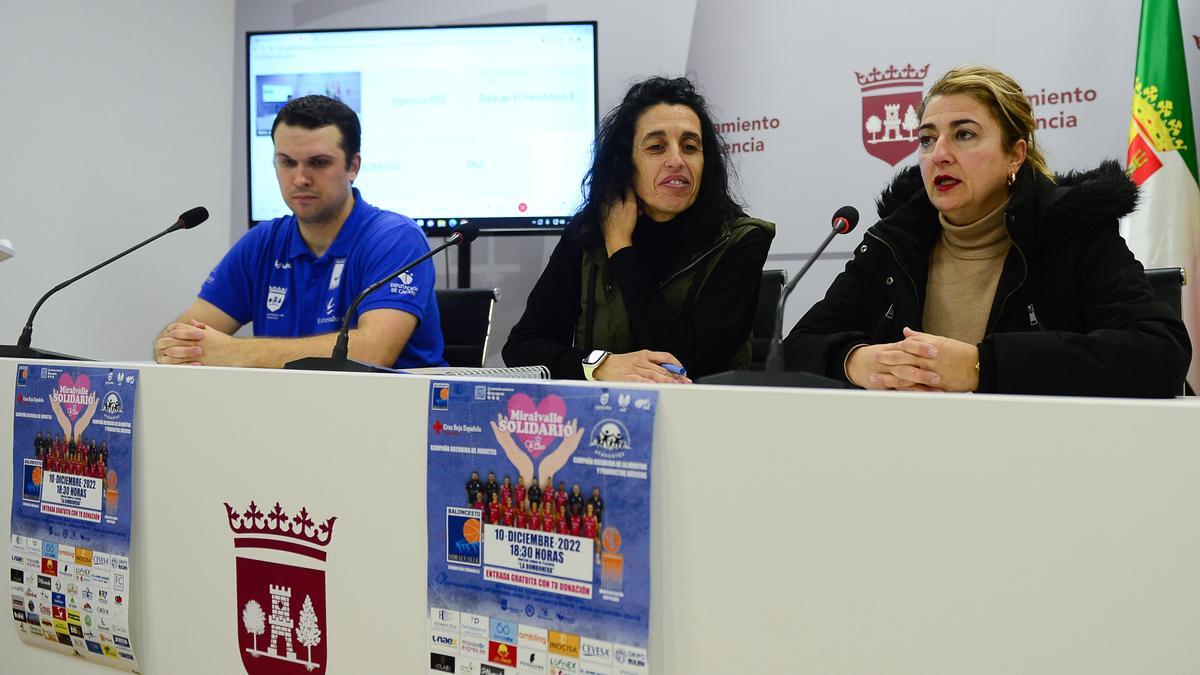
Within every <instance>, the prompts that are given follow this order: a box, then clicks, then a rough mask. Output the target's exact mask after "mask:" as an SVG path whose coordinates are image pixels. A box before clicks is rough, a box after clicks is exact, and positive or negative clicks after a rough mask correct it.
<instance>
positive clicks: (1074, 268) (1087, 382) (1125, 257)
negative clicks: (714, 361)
mask: <svg viewBox="0 0 1200 675" xmlns="http://www.w3.org/2000/svg"><path fill="white" fill-rule="evenodd" d="M1137 197H1138V194H1137V187H1136V186H1135V185H1134V184H1133V183H1132V182H1131V181H1130V180H1129V179H1128V178H1127V177H1126V175H1125V172H1124V171H1122V169H1121V167H1120V166H1119V165H1118V164H1117V163H1116V162H1112V161H1108V162H1105V163H1103V164H1101V165H1100V166H1099V167H1098V168H1096V169H1094V170H1092V171H1088V172H1085V173H1070V174H1067V175H1065V176H1060V177H1059V178H1058V183H1057V185H1056V184H1054V183H1052V182H1050V181H1049V180H1048V179H1046V178H1045V177H1044V176H1041V175H1040V174H1037V173H1036V172H1034V171H1033V170H1032V169H1030V168H1029V167H1027V166H1026V167H1022V169H1021V170H1020V171H1019V172H1018V174H1017V181H1016V184H1015V185H1014V190H1013V196H1012V199H1011V200H1010V202H1009V206H1008V209H1007V211H1006V213H1005V218H1006V220H1007V223H1008V231H1009V235H1010V236H1011V237H1012V241H1013V245H1012V248H1011V249H1010V250H1009V253H1008V257H1007V258H1006V259H1005V261H1004V268H1003V271H1002V272H1001V275H1000V281H999V284H998V286H997V288H996V297H995V300H994V301H993V302H992V309H991V313H990V315H989V317H988V322H987V328H986V330H985V332H984V336H985V337H984V338H983V341H982V342H981V343H979V391H981V392H998V393H1020V394H1072V395H1093V396H1142V397H1167V396H1174V395H1176V394H1178V393H1180V391H1181V389H1182V386H1183V378H1184V376H1185V375H1186V373H1187V368H1188V363H1189V360H1190V358H1191V345H1190V342H1189V341H1188V334H1187V329H1185V328H1184V326H1183V322H1182V321H1181V320H1180V319H1179V317H1178V316H1177V315H1176V314H1175V313H1174V311H1173V310H1172V309H1171V308H1170V307H1169V306H1168V305H1167V304H1166V303H1165V302H1162V301H1160V300H1158V298H1157V296H1155V294H1154V291H1153V289H1151V287H1150V284H1149V282H1147V281H1146V278H1145V275H1144V274H1143V269H1142V265H1141V263H1139V262H1138V261H1137V260H1136V259H1135V258H1134V257H1133V254H1132V253H1130V251H1129V248H1128V247H1127V246H1126V245H1125V240H1124V239H1122V238H1121V236H1120V234H1119V233H1118V231H1117V220H1118V219H1119V218H1121V217H1122V216H1125V215H1127V214H1129V213H1130V212H1132V211H1133V209H1134V207H1135V205H1136V204H1137ZM877 205H878V207H879V215H880V217H881V220H880V221H879V222H878V223H876V224H875V225H874V226H873V227H871V228H870V229H869V230H868V231H867V233H866V235H865V236H864V237H863V241H862V243H861V245H860V246H859V247H858V248H857V249H855V253H854V257H853V258H852V259H851V260H850V262H849V263H847V264H846V269H845V270H844V271H843V272H842V273H841V274H839V275H838V277H837V278H836V279H835V280H834V282H833V285H832V286H830V288H829V291H828V292H827V293H826V295H825V299H824V300H822V301H820V302H818V303H817V304H816V305H814V306H813V307H812V309H810V310H809V311H808V313H807V314H805V315H804V318H802V319H800V321H799V323H797V324H796V326H795V327H794V328H793V329H792V332H791V333H790V334H789V335H788V337H787V340H785V343H784V344H785V355H786V358H787V365H788V368H789V369H792V370H805V371H809V372H814V373H819V374H822V375H826V376H828V377H832V378H836V379H839V380H845V379H846V377H845V372H844V370H843V367H844V363H845V359H846V355H847V354H848V353H849V351H850V349H851V348H853V347H854V346H855V345H860V344H879V343H886V342H895V341H898V340H901V339H903V335H902V334H901V330H902V329H903V328H904V327H905V326H908V327H910V328H912V329H914V330H921V329H922V328H921V317H922V314H923V311H924V303H925V285H926V281H927V278H928V275H929V257H930V254H931V252H932V250H933V246H934V244H935V243H936V242H937V239H938V237H939V234H940V228H941V225H940V224H939V222H938V218H937V211H936V210H935V209H934V207H933V205H932V204H931V203H930V201H929V198H928V197H927V196H926V194H925V189H924V186H923V184H922V182H921V175H920V172H919V170H918V169H917V168H916V167H911V168H908V169H905V170H904V171H902V172H901V173H900V174H899V175H898V176H897V177H896V179H895V180H894V181H893V183H892V185H891V186H890V187H888V189H886V190H885V191H884V192H883V194H882V195H881V196H880V198H879V201H878V203H877Z"/></svg>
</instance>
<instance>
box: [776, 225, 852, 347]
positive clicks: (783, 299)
mask: <svg viewBox="0 0 1200 675" xmlns="http://www.w3.org/2000/svg"><path fill="white" fill-rule="evenodd" d="M855 225H858V209H856V208H854V207H853V206H843V207H842V208H840V209H838V210H837V212H836V213H834V214H833V223H832V226H833V229H832V230H831V231H830V232H829V235H828V236H827V237H825V241H823V242H821V245H820V246H818V247H817V250H816V251H814V252H813V254H812V255H811V256H809V258H808V260H806V261H805V262H804V266H803V267H801V268H800V271H799V272H797V273H796V276H795V277H793V278H792V280H791V281H789V282H788V284H787V286H784V288H783V293H781V294H780V295H779V302H777V303H776V305H775V330H774V331H772V333H771V347H770V349H769V350H768V351H767V363H766V366H765V369H766V370H769V371H781V370H783V308H784V305H786V304H787V299H788V296H789V295H791V294H792V291H793V290H795V289H796V284H798V283H800V280H801V279H803V278H804V275H805V274H806V273H808V268H810V267H812V266H813V263H815V262H816V261H817V258H820V257H821V254H822V253H824V252H825V248H826V247H827V246H829V242H831V241H833V238H834V237H836V236H838V235H839V234H846V233H847V232H850V231H851V230H853V229H854V226H855Z"/></svg>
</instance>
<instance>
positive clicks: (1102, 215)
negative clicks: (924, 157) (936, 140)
mask: <svg viewBox="0 0 1200 675" xmlns="http://www.w3.org/2000/svg"><path fill="white" fill-rule="evenodd" d="M1137 203H1138V187H1137V185H1135V184H1134V182H1133V181H1132V180H1130V179H1129V176H1128V175H1126V173H1125V170H1124V169H1122V168H1121V165H1120V164H1118V163H1117V162H1116V161H1115V160H1111V159H1110V160H1105V161H1103V162H1101V163H1100V166H1098V167H1096V168H1095V169H1091V170H1090V171H1071V172H1069V173H1065V174H1059V175H1058V176H1056V178H1055V181H1054V182H1051V181H1050V180H1049V179H1047V178H1046V177H1045V176H1042V175H1040V174H1038V173H1037V172H1035V171H1034V170H1033V169H1032V168H1030V167H1029V165H1025V166H1022V167H1021V170H1020V171H1019V172H1017V182H1016V185H1015V186H1014V189H1013V198H1012V201H1011V202H1010V206H1009V208H1010V210H1014V211H1015V210H1025V209H1028V208H1032V209H1033V212H1034V214H1036V215H1035V220H1036V221H1037V222H1038V223H1039V225H1040V224H1042V223H1048V222H1053V223H1055V224H1057V225H1058V226H1060V227H1067V228H1074V227H1079V226H1094V224H1095V223H1098V222H1111V221H1115V220H1117V219H1120V218H1123V217H1124V216H1127V215H1129V214H1130V213H1132V212H1133V210H1134V209H1135V208H1136V207H1137ZM875 206H876V208H877V210H878V213H879V217H880V218H881V219H887V218H889V217H890V216H892V215H894V214H898V213H900V212H901V211H905V212H908V211H909V210H910V209H912V210H915V211H916V212H918V213H919V212H932V211H933V210H934V209H933V204H931V203H930V201H929V197H928V196H927V195H926V194H925V186H924V183H923V182H922V180H921V171H920V168H919V167H917V166H910V167H907V168H905V169H903V170H901V171H900V172H899V173H898V174H896V176H895V178H893V179H892V182H891V184H890V185H888V186H887V187H886V188H884V190H883V192H881V193H880V195H879V198H878V199H876V200H875ZM914 215H915V214H914ZM1050 216H1053V217H1052V218H1051V217H1050Z"/></svg>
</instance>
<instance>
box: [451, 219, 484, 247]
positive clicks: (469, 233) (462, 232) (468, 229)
mask: <svg viewBox="0 0 1200 675" xmlns="http://www.w3.org/2000/svg"><path fill="white" fill-rule="evenodd" d="M454 231H455V232H456V233H457V234H458V235H459V236H460V237H462V241H460V242H458V243H459V244H460V245H461V244H469V243H471V242H473V241H475V237H478V236H479V226H478V225H475V224H474V223H463V224H462V225H459V226H458V227H456V228H455V229H454Z"/></svg>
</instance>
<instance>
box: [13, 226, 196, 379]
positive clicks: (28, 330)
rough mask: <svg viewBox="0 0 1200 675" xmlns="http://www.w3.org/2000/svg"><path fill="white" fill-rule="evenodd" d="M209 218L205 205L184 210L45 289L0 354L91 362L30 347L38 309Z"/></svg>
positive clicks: (21, 357) (23, 357) (19, 357)
mask: <svg viewBox="0 0 1200 675" xmlns="http://www.w3.org/2000/svg"><path fill="white" fill-rule="evenodd" d="M207 219H208V210H207V209H205V208H204V207H199V206H198V207H196V208H194V209H190V210H188V211H187V212H185V213H184V214H183V215H181V216H179V219H178V220H176V221H175V222H174V223H173V224H172V225H171V226H170V227H168V228H167V229H165V230H163V231H162V232H159V233H158V234H156V235H154V236H153V237H150V238H149V239H147V240H145V241H143V242H142V243H140V244H135V245H133V246H131V247H129V248H127V249H125V250H124V251H121V252H120V253H118V254H116V255H114V256H113V257H111V258H109V259H108V260H105V261H104V262H102V263H100V264H99V265H96V266H95V267H93V268H91V269H89V270H88V271H86V272H83V273H80V274H76V275H75V276H73V277H71V278H70V279H67V280H66V281H64V282H62V283H61V284H59V285H57V286H55V287H54V288H51V289H50V290H48V291H46V293H45V295H43V296H42V297H41V298H40V299H39V300H38V301H37V304H35V305H34V306H33V310H32V311H30V312H29V318H28V319H26V320H25V327H24V328H23V329H21V337H19V338H17V344H15V345H0V357H3V358H18V359H48V360H52V361H91V360H92V359H86V358H83V357H81V356H70V355H68V354H59V353H58V352H47V351H42V350H40V349H34V348H32V347H30V344H31V343H32V342H33V319H34V317H36V316H37V313H38V310H40V309H41V308H42V304H43V303H45V302H46V300H47V299H48V298H49V297H50V296H51V295H54V294H55V293H57V292H59V291H61V290H62V289H64V288H66V287H67V286H70V285H71V284H73V283H75V282H76V281H79V280H80V279H82V278H84V277H86V276H87V275H89V274H91V273H92V272H95V271H96V270H98V269H100V268H101V267H104V266H105V265H108V264H110V263H112V262H115V261H117V260H119V259H121V258H124V257H125V256H127V255H129V254H130V253H133V252H134V251H136V250H138V249H139V248H141V247H143V246H145V245H146V244H149V243H150V242H153V241H156V240H158V239H159V238H160V237H163V236H166V235H168V234H170V233H172V232H174V231H175V230H186V229H191V228H193V227H195V226H197V225H199V224H200V223H202V222H204V221H205V220H207Z"/></svg>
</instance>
